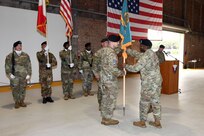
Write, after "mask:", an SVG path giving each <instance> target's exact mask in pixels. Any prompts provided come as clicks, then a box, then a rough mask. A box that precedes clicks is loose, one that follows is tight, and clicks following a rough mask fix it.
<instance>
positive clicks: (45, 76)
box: [36, 41, 57, 104]
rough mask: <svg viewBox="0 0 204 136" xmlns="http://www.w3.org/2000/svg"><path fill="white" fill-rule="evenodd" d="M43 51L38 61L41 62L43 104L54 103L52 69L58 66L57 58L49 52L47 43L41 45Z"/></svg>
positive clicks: (38, 53) (38, 55) (40, 74)
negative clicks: (52, 96)
mask: <svg viewBox="0 0 204 136" xmlns="http://www.w3.org/2000/svg"><path fill="white" fill-rule="evenodd" d="M41 47H42V50H41V51H39V52H37V54H36V55H37V59H38V62H39V80H40V84H41V95H42V97H43V101H42V103H43V104H45V103H47V102H51V103H52V102H54V100H53V99H52V98H51V95H52V87H51V84H52V81H53V74H52V68H53V67H55V66H57V60H56V58H55V56H54V55H53V54H52V53H51V52H49V49H48V45H47V42H46V41H45V42H43V43H42V44H41Z"/></svg>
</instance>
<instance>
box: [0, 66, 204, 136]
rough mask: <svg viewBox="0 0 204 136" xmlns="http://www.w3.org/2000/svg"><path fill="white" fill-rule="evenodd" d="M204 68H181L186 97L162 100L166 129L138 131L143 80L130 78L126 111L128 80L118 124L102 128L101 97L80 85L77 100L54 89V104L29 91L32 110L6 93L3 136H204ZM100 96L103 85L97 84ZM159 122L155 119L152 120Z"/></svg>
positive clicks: (0, 110) (0, 101)
mask: <svg viewBox="0 0 204 136" xmlns="http://www.w3.org/2000/svg"><path fill="white" fill-rule="evenodd" d="M203 81H204V70H190V69H187V70H181V72H180V82H179V88H180V89H181V93H180V94H177V93H176V94H172V95H163V94H162V96H161V104H162V121H161V122H162V125H163V128H162V129H156V128H153V127H151V126H149V125H147V128H137V127H135V126H133V125H132V122H133V121H135V120H138V119H139V97H140V77H139V75H135V76H129V77H127V78H126V113H125V116H123V110H122V79H120V82H119V87H120V93H119V96H118V101H117V108H116V111H115V112H114V118H115V119H118V120H119V121H120V123H119V125H116V126H104V125H101V124H100V122H101V117H100V112H99V111H98V104H97V97H96V95H94V96H90V97H83V96H82V91H81V83H80V82H78V83H75V85H74V94H75V96H76V97H77V98H76V99H74V100H68V101H65V100H63V95H62V88H61V86H56V87H53V98H54V100H55V102H54V103H53V104H51V103H48V104H42V103H41V101H42V99H41V96H40V89H39V88H36V89H31V90H29V91H27V94H26V100H25V101H26V103H27V104H28V107H27V108H20V109H14V108H13V106H14V104H13V99H12V95H11V92H10V91H9V92H1V93H0V136H203V134H204V129H203V126H204V108H203V105H204V99H203V98H204V89H203V88H204V82H203ZM93 91H94V92H95V93H96V91H97V84H96V82H94V83H93ZM150 120H153V117H152V115H151V114H150V115H149V117H148V121H150Z"/></svg>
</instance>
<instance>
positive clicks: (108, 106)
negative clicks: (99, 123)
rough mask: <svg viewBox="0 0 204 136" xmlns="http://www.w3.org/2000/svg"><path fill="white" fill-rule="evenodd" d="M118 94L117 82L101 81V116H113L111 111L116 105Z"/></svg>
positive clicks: (107, 117)
mask: <svg viewBox="0 0 204 136" xmlns="http://www.w3.org/2000/svg"><path fill="white" fill-rule="evenodd" d="M117 96H118V82H117V81H111V82H110V81H107V82H105V83H102V100H101V116H102V118H106V119H110V118H112V117H113V112H114V109H115V107H116V100H117Z"/></svg>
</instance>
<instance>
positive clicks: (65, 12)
mask: <svg viewBox="0 0 204 136" xmlns="http://www.w3.org/2000/svg"><path fill="white" fill-rule="evenodd" d="M60 14H61V16H62V17H63V19H64V21H65V23H66V35H67V36H69V37H70V36H71V35H72V30H73V22H72V12H71V0H61V3H60Z"/></svg>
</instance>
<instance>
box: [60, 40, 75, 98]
mask: <svg viewBox="0 0 204 136" xmlns="http://www.w3.org/2000/svg"><path fill="white" fill-rule="evenodd" d="M63 47H64V50H62V51H60V53H59V56H60V58H61V78H62V88H63V94H64V100H68V99H69V98H71V99H75V97H74V96H73V80H74V75H75V74H76V66H77V65H76V64H77V58H76V55H75V54H74V52H73V51H72V46H71V45H69V42H65V43H64V44H63Z"/></svg>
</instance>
